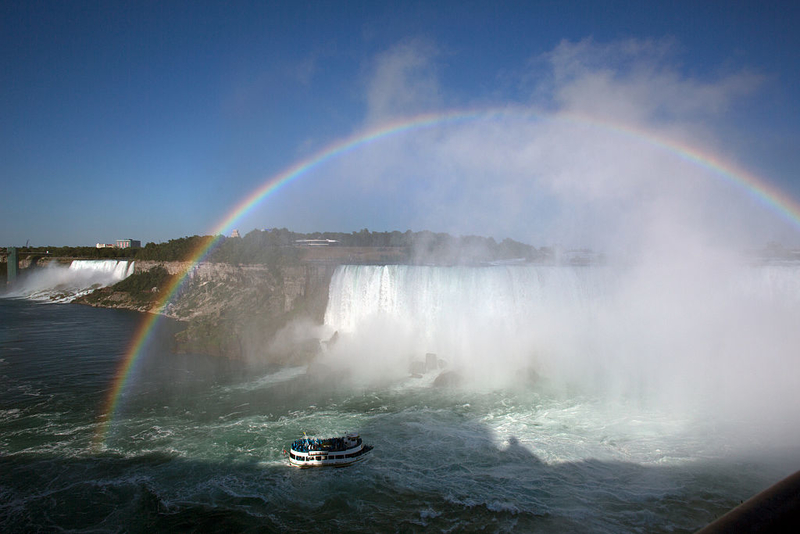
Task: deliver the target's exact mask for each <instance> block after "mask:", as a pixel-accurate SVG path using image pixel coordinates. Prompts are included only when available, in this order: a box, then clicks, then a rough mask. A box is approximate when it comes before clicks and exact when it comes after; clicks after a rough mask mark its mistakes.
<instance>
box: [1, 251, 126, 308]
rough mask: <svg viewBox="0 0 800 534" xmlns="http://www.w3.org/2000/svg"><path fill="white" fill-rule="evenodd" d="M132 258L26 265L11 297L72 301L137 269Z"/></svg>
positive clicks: (119, 279) (115, 281) (9, 294)
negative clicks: (33, 266)
mask: <svg viewBox="0 0 800 534" xmlns="http://www.w3.org/2000/svg"><path fill="white" fill-rule="evenodd" d="M134 263H135V262H133V261H128V260H73V261H72V263H70V265H69V266H68V267H65V266H63V265H59V264H58V263H56V262H51V263H49V264H48V265H47V266H46V267H43V268H33V269H26V270H25V271H29V272H25V271H23V275H22V276H21V277H20V279H19V280H18V283H17V285H16V286H15V287H13V288H11V290H10V291H9V292H8V293H7V294H6V296H8V297H17V298H29V299H33V300H42V301H50V302H71V301H73V300H75V299H76V298H78V297H80V296H83V295H86V294H88V293H91V292H92V291H94V290H95V289H97V288H100V287H106V286H110V285H113V284H116V283H117V282H119V281H121V280H124V279H125V278H127V277H128V276H130V275H131V274H133V271H134Z"/></svg>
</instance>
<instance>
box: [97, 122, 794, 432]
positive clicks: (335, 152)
mask: <svg viewBox="0 0 800 534" xmlns="http://www.w3.org/2000/svg"><path fill="white" fill-rule="evenodd" d="M503 118H515V119H519V118H528V119H535V120H541V121H559V122H566V123H574V124H579V125H583V126H587V125H588V126H591V127H596V128H601V129H603V130H604V131H614V132H617V133H619V134H620V135H622V136H627V137H631V138H635V139H637V140H640V141H642V142H644V143H647V144H649V145H651V146H654V147H656V148H659V149H661V150H664V151H667V152H669V153H672V154H674V155H676V156H677V157H679V158H681V159H683V160H685V161H687V162H690V163H692V164H695V165H698V166H700V167H702V168H704V169H706V170H709V171H711V172H712V173H713V174H714V175H715V176H717V177H718V178H720V179H721V180H723V181H725V182H728V183H730V184H732V185H734V186H736V187H738V188H741V189H742V190H743V191H744V192H746V193H747V194H749V195H751V196H753V197H754V198H756V199H757V200H758V201H760V202H761V203H762V204H763V205H765V206H766V207H767V208H769V209H770V210H772V211H774V212H775V213H777V214H779V215H780V216H781V217H782V218H783V219H785V220H787V221H788V222H789V223H790V224H792V225H793V226H795V227H797V228H798V230H800V203H798V202H797V201H795V200H794V199H792V198H791V197H790V196H788V195H786V194H785V193H783V192H782V191H781V190H779V189H778V188H777V187H775V186H773V185H771V184H769V183H767V182H765V181H764V180H762V179H760V178H759V177H757V176H756V175H754V174H751V173H748V172H746V171H744V170H742V169H738V168H736V167H734V166H733V165H731V164H729V163H726V162H724V161H722V160H721V159H720V158H718V157H717V156H715V155H714V154H711V153H709V152H703V151H700V150H699V149H696V148H693V147H690V146H686V145H683V144H680V143H678V142H676V141H673V140H670V139H667V138H663V137H659V136H656V135H654V134H653V133H651V132H648V131H646V130H643V129H639V128H635V127H632V126H629V125H621V124H613V123H609V122H603V121H599V120H596V119H593V118H591V117H586V116H579V115H567V114H557V115H548V114H541V113H534V112H531V111H528V110H515V109H508V108H496V109H481V110H468V111H449V112H445V113H436V114H424V115H417V116H414V117H410V118H404V119H400V120H396V121H394V122H391V123H388V124H384V125H382V126H379V127H376V128H372V129H369V130H366V131H362V132H359V133H356V134H354V135H352V136H350V137H348V138H346V139H343V140H339V141H337V142H334V143H332V144H330V145H328V146H327V147H326V148H324V149H322V150H320V151H318V152H316V153H314V154H312V155H310V156H309V157H307V158H306V159H304V160H302V161H300V162H298V163H295V164H294V165H292V166H290V167H288V168H286V169H285V170H283V171H282V172H280V173H279V174H276V175H274V176H272V177H270V178H269V179H268V180H267V181H265V182H264V184H263V185H262V186H261V187H259V188H257V189H256V190H255V191H253V192H252V193H251V194H250V195H248V196H247V197H245V198H244V199H243V200H242V201H241V202H240V203H239V204H238V205H236V206H235V207H234V208H233V210H231V212H230V214H229V215H227V216H226V217H224V218H223V220H222V221H220V222H219V223H218V224H217V225H216V226H215V227H214V229H213V230H212V231H211V235H212V236H214V237H210V238H209V239H207V240H205V241H204V242H203V243H202V245H200V246H199V247H198V248H197V250H195V251H194V252H193V253H192V254H190V255H189V257H188V258H187V260H186V262H185V264H184V265H185V267H184V269H183V270H182V271H181V272H180V273H179V274H178V275H177V276H174V277H173V278H172V282H171V283H170V284H169V286H168V287H167V288H166V289H165V291H164V292H163V293H162V297H161V298H160V299H159V301H158V302H157V303H156V306H155V307H154V309H153V313H150V314H148V315H147V317H146V318H145V319H144V321H142V323H141V325H140V326H139V328H138V329H137V331H136V332H135V334H134V336H133V338H132V341H131V343H130V345H129V347H128V349H127V351H126V353H125V355H124V357H123V358H122V360H121V362H120V364H119V366H118V368H117V371H116V373H115V375H114V378H113V381H112V385H111V388H110V389H109V391H108V394H107V397H106V401H105V403H104V405H103V407H102V411H101V415H100V417H99V422H98V425H97V429H96V432H95V439H94V445H95V447H98V448H102V447H104V446H105V441H106V436H107V433H108V430H109V428H110V426H111V423H112V421H113V418H114V415H115V413H116V412H117V410H118V408H119V404H120V400H121V398H122V396H123V395H122V394H123V391H124V389H125V386H126V384H127V381H128V377H129V376H131V374H132V371H133V369H134V367H135V365H136V362H137V361H138V359H139V356H140V354H141V353H142V348H143V347H144V346H145V345H146V344H147V342H148V341H149V339H150V336H151V334H152V332H153V330H154V326H155V325H156V324H157V322H158V321H159V319H160V317H161V313H162V312H163V311H164V309H165V307H166V306H167V305H168V304H169V302H170V301H171V300H172V298H173V297H174V296H175V294H176V292H177V291H178V290H179V289H180V288H181V286H182V285H183V284H184V283H185V282H186V280H187V278H188V274H189V273H190V272H191V269H192V267H194V266H195V265H196V264H198V263H199V262H202V261H203V260H204V259H205V258H206V257H207V256H208V254H209V253H210V252H211V251H212V250H213V248H214V245H215V244H217V243H218V242H219V240H220V237H221V236H222V235H224V234H225V233H227V232H228V231H230V229H231V228H233V226H234V224H235V223H236V222H237V221H238V220H239V219H240V218H242V217H243V216H244V215H245V214H247V213H248V212H250V211H251V210H252V209H253V208H255V207H256V206H257V205H259V204H260V203H261V202H262V201H263V200H264V199H265V198H267V197H269V196H270V195H272V194H274V193H276V192H277V191H279V190H280V188H281V187H282V186H284V185H286V184H288V183H290V182H291V181H293V180H296V179H298V178H299V177H301V176H303V175H305V174H307V173H308V172H309V171H311V170H312V169H314V168H316V167H319V166H321V165H324V164H325V163H326V162H328V161H330V160H332V159H334V158H337V157H340V156H342V155H344V154H346V153H349V152H352V151H355V150H357V149H358V148H360V147H363V146H365V145H368V144H370V143H372V142H375V141H378V140H381V139H384V138H386V137H389V136H394V135H398V134H402V133H404V132H409V131H417V130H421V129H426V128H432V127H439V126H443V125H447V124H458V123H463V122H469V121H474V120H493V119H503Z"/></svg>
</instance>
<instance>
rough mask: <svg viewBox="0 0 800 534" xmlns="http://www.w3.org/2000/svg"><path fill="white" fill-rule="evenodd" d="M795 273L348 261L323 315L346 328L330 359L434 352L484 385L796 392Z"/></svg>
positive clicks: (384, 360)
mask: <svg viewBox="0 0 800 534" xmlns="http://www.w3.org/2000/svg"><path fill="white" fill-rule="evenodd" d="M799 271H800V268H798V266H797V265H791V266H769V265H761V266H748V265H735V266H727V267H726V268H724V269H716V270H713V271H712V270H709V272H707V273H706V272H703V269H700V268H698V269H697V270H694V269H692V271H691V272H687V271H686V270H681V269H677V268H664V269H662V270H661V271H658V272H654V271H643V270H641V269H632V268H628V269H623V268H612V267H608V266H588V267H587V266H581V267H578V266H533V265H527V266H525V265H515V266H490V267H431V266H402V265H388V266H363V265H362V266H353V265H350V266H342V267H339V268H338V270H337V271H336V272H335V273H334V276H333V278H332V281H331V286H330V294H329V302H328V307H327V311H326V314H325V324H326V326H327V327H329V329H330V331H331V332H333V331H337V332H339V334H340V336H339V340H338V341H337V344H336V345H337V347H338V346H341V349H340V350H338V351H334V354H333V355H331V356H330V358H331V360H332V362H333V363H335V364H336V365H340V366H347V367H352V368H354V369H356V370H357V371H361V372H364V373H366V374H368V375H369V374H387V373H388V374H392V373H394V374H395V375H399V374H402V373H407V372H408V368H409V367H408V365H409V364H408V362H409V360H413V359H418V360H419V359H424V358H425V354H426V353H436V354H437V355H438V356H439V357H440V358H442V359H443V360H445V361H446V362H447V364H448V366H449V368H451V369H459V370H460V372H463V373H465V374H468V375H472V376H473V378H475V379H477V380H479V381H480V382H481V383H483V384H498V382H499V384H498V385H505V384H507V383H508V381H509V380H511V381H513V380H515V379H516V378H518V377H519V376H520V373H523V374H524V372H525V370H528V369H530V370H535V371H536V372H537V373H538V374H541V375H543V376H547V377H549V378H551V379H553V380H555V381H560V382H561V383H562V384H564V385H566V386H568V387H571V386H574V385H576V384H577V385H579V386H580V387H581V388H584V389H588V390H591V391H595V392H596V391H598V390H602V391H603V392H611V393H613V394H622V395H625V396H635V397H636V396H643V395H644V396H648V397H655V398H657V399H658V400H659V401H661V400H663V398H664V397H668V398H670V399H671V401H672V402H686V403H689V402H692V401H695V400H698V396H699V395H703V401H704V402H707V403H708V402H710V403H712V404H713V403H719V404H724V403H725V402H727V400H729V399H728V397H729V396H731V397H733V395H732V394H731V392H734V391H735V392H737V395H740V394H742V393H744V392H748V391H749V392H751V393H752V394H753V395H760V394H761V393H762V392H763V391H765V390H768V391H769V390H770V388H778V389H779V390H781V391H784V390H785V391H787V392H788V391H790V390H791V389H792V385H791V383H790V382H791V380H789V379H787V378H786V375H785V370H786V369H787V368H791V369H794V370H797V371H800V369H799V368H798V367H800V366H799V365H798V361H797V358H796V354H795V348H794V347H796V346H798V344H800V331H798V329H797V328H795V327H794V326H792V325H793V324H796V323H795V321H797V320H800V276H798V272H799ZM734 364H735V365H734ZM754 377H759V380H760V382H758V383H756V382H755V381H754ZM771 391H772V394H774V391H776V390H771ZM715 395H716V399H712V400H711V401H708V400H707V398H706V397H714V396H715ZM791 396H792V397H794V396H795V394H794V393H792V394H791ZM740 397H741V395H740ZM741 402H742V403H744V402H746V401H741ZM735 404H736V403H733V404H731V403H729V405H731V406H733V405H735Z"/></svg>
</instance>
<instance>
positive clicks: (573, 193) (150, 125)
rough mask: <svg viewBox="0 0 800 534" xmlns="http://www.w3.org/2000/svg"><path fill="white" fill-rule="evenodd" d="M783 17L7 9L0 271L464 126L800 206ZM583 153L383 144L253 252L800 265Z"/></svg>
mask: <svg viewBox="0 0 800 534" xmlns="http://www.w3.org/2000/svg"><path fill="white" fill-rule="evenodd" d="M17 4H19V5H17ZM698 4H699V5H698ZM780 4H781V3H774V5H770V6H766V7H764V6H763V5H760V3H758V2H705V3H696V2H593V1H587V2H571V3H570V2H463V1H462V2H396V3H394V2H231V3H222V2H219V3H217V2H130V3H121V2H82V1H81V2H24V3H16V2H5V3H3V4H2V6H0V77H1V78H0V79H2V83H1V84H0V91H1V93H0V183H1V184H2V189H0V191H2V193H1V194H2V198H3V210H2V214H0V246H10V245H17V246H19V245H23V244H25V242H26V241H28V240H30V243H31V244H32V245H93V244H95V243H96V242H113V241H114V240H116V239H121V238H133V239H140V240H142V242H148V241H155V242H160V241H166V240H167V239H170V238H175V237H181V236H184V235H194V234H204V233H207V232H209V231H211V229H213V228H214V227H216V225H217V223H218V222H219V221H221V220H222V219H223V218H224V216H225V215H226V214H227V213H229V212H230V211H231V210H232V209H233V208H234V207H235V206H236V205H237V204H238V203H239V202H240V201H241V200H242V199H244V198H246V197H247V196H248V195H249V194H250V193H251V192H252V191H254V190H255V189H256V188H257V187H258V186H259V185H261V184H262V183H264V181H265V180H267V179H268V178H269V177H270V176H273V175H275V174H277V173H279V172H281V171H282V170H283V169H285V168H286V167H288V166H289V165H291V164H293V163H295V162H297V161H300V160H303V159H306V158H308V157H310V156H311V155H313V154H314V153H315V152H317V151H319V150H320V149H322V148H323V147H325V146H327V145H328V144H330V143H333V142H335V141H336V140H337V139H342V138H346V137H347V136H349V135H352V134H353V133H355V132H359V131H362V130H365V129H368V128H370V127H376V126H379V125H380V124H383V123H386V122H389V121H392V120H398V119H399V118H402V117H406V116H414V115H416V114H419V113H425V112H434V113H435V112H444V111H447V110H452V109H465V108H467V109H481V108H498V107H501V108H506V109H509V110H511V111H510V113H509V115H511V116H515V115H518V116H520V117H522V116H523V115H524V114H525V113H526V112H533V113H535V114H537V115H538V116H541V115H543V114H550V113H552V114H560V113H570V114H576V113H577V114H578V115H580V116H584V117H591V118H592V119H593V120H594V119H596V120H597V121H599V122H601V123H607V124H620V125H626V127H631V128H634V129H637V130H646V131H648V132H654V135H657V136H662V137H668V138H669V139H672V140H677V141H678V142H680V143H681V144H684V145H687V146H697V147H702V150H703V151H705V152H713V153H715V154H718V155H720V157H722V158H723V159H725V160H726V161H731V162H733V163H735V164H736V165H738V166H740V167H742V168H744V169H746V170H748V171H749V172H751V173H753V174H755V175H758V176H759V177H761V178H762V179H763V180H764V181H765V182H768V183H770V184H772V185H774V186H776V187H778V188H779V189H780V190H781V191H782V192H783V193H784V194H786V195H787V196H790V197H793V198H794V199H795V201H798V200H800V177H798V174H797V169H798V168H800V150H798V149H800V37H798V32H797V31H796V27H795V26H796V23H797V22H798V21H800V5H798V4H793V3H788V4H792V5H786V6H784V5H780ZM545 122H546V121H545ZM574 127H575V126H574V125H573V126H570V125H567V124H565V123H562V122H560V121H555V122H554V123H547V124H542V122H541V121H534V120H529V119H517V120H511V119H509V120H508V121H507V122H506V121H504V120H502V119H500V120H498V119H496V118H495V119H492V120H486V121H482V120H476V121H473V122H471V123H469V124H466V125H464V126H463V127H459V126H453V125H450V126H442V127H441V128H434V129H428V130H426V131H424V132H410V133H407V134H404V135H402V136H399V137H396V138H395V137H393V138H391V139H387V140H384V141H381V142H377V143H372V144H370V145H368V146H367V147H365V148H364V149H361V150H357V151H355V152H354V153H351V154H348V155H347V156H346V157H342V158H340V159H337V160H335V161H332V162H330V163H329V164H326V165H323V166H320V167H319V168H317V169H316V170H314V171H313V172H310V173H309V174H308V175H307V176H302V177H300V178H299V179H297V180H295V181H293V182H292V183H290V184H287V186H286V187H284V188H283V189H281V190H280V191H279V192H277V193H276V194H274V195H272V196H271V197H270V198H268V199H266V200H265V201H264V202H263V203H261V204H260V205H259V206H258V207H257V208H256V209H254V210H253V211H252V212H251V213H250V214H248V215H247V216H246V217H244V218H243V219H242V220H241V221H240V224H239V228H240V230H241V231H243V232H247V231H249V230H251V229H253V228H266V227H288V228H290V229H293V230H296V231H315V230H333V231H348V232H349V231H355V230H359V229H361V228H365V227H366V228H369V229H371V230H395V229H397V230H401V231H404V230H406V229H412V230H422V229H430V230H434V231H450V232H453V233H476V234H482V235H492V236H494V237H496V238H498V239H502V238H504V237H506V236H510V237H514V238H516V239H521V240H524V241H527V242H530V243H531V244H534V245H545V244H553V243H557V242H559V243H560V242H565V243H568V244H570V245H573V244H574V245H576V246H578V245H589V246H604V245H607V244H608V236H609V235H612V234H614V235H619V233H620V230H621V229H622V228H630V227H631V226H641V224H640V223H641V221H648V225H649V226H651V228H650V229H649V230H648V233H646V234H644V233H642V234H640V235H631V236H629V238H630V241H631V242H637V241H642V240H649V239H652V237H653V235H655V234H656V233H658V232H662V231H663V229H662V227H663V226H664V225H662V224H660V221H661V220H662V219H661V218H662V217H663V219H664V220H667V221H674V220H680V221H681V222H680V224H677V225H667V226H669V227H670V228H671V230H670V233H678V234H682V233H683V232H684V231H686V229H687V228H689V231H691V232H695V233H697V234H701V235H702V239H699V241H703V240H705V241H713V240H715V239H717V238H719V237H720V236H723V237H730V236H731V235H734V234H735V235H737V236H738V235H741V234H742V233H744V232H746V233H749V234H751V235H750V239H749V241H750V242H767V241H771V240H780V241H783V242H787V243H793V242H798V241H800V238H798V237H797V234H798V227H797V226H793V225H792V224H790V223H787V222H786V221H785V220H780V218H779V217H776V216H775V215H774V214H773V213H771V212H770V210H769V209H768V208H764V207H763V206H758V205H756V203H754V202H753V200H752V199H749V198H748V195H747V192H746V191H738V192H737V191H736V190H735V187H732V186H731V185H729V184H728V185H726V184H721V185H720V184H717V185H713V182H714V179H713V178H710V177H707V176H705V175H703V174H702V172H701V171H698V170H697V169H687V168H686V166H685V163H681V162H679V161H672V160H670V159H669V158H667V159H666V160H664V159H663V158H664V157H665V156H664V155H663V154H657V153H655V152H653V153H651V152H650V148H648V147H643V146H640V145H637V143H636V141H635V140H631V139H627V138H625V137H624V136H622V137H615V135H616V134H614V132H613V131H611V130H609V131H601V132H599V133H598V132H597V131H593V132H590V131H587V130H586V129H585V128H583V127H581V126H578V130H577V131H571V130H569V128H574ZM673 159H677V158H673ZM616 165H619V168H616V167H615V166H616ZM698 173H700V174H698ZM705 182H709V184H711V185H709V184H706V183H705ZM698 183H700V184H701V185H697V184H698ZM696 188H700V189H702V191H700V192H698V191H697V190H696ZM645 205H646V209H645V208H644V207H643V206H645ZM654 220H658V221H659V224H650V222H651V221H654ZM656 227H657V228H659V230H656V229H655V228H656ZM654 232H655V233H654ZM683 235H685V234H683ZM603 236H605V238H604V237H603Z"/></svg>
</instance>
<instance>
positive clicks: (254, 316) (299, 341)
mask: <svg viewBox="0 0 800 534" xmlns="http://www.w3.org/2000/svg"><path fill="white" fill-rule="evenodd" d="M334 269H335V266H330V265H299V266H288V267H275V266H272V267H268V266H264V265H231V264H224V263H200V264H197V265H194V266H192V265H191V264H188V263H183V262H144V261H142V262H137V263H136V266H135V272H134V275H133V276H132V277H130V278H131V280H129V281H128V283H127V284H126V285H121V284H120V285H119V286H121V287H122V288H126V287H127V289H128V290H120V287H119V286H112V287H109V288H104V289H102V290H99V291H96V292H95V293H94V294H92V295H91V296H90V298H87V299H85V301H84V303H86V304H91V305H93V306H103V307H113V308H129V309H134V310H138V311H147V312H160V313H163V314H164V315H166V316H168V317H171V318H174V319H178V320H180V321H185V322H186V323H187V324H186V330H184V331H183V332H181V333H179V334H178V335H177V337H176V340H177V350H178V351H180V352H197V353H203V354H210V355H215V356H223V357H227V358H231V359H238V360H250V361H264V362H266V361H269V362H280V363H287V362H297V363H300V362H302V361H306V360H307V359H309V358H310V357H312V356H313V354H315V351H316V349H317V347H318V346H319V343H318V341H315V340H313V339H308V338H306V339H303V338H298V336H291V342H286V341H285V340H284V342H283V343H282V344H281V346H280V347H275V346H274V343H272V342H273V340H274V338H275V334H276V333H277V332H278V331H280V330H281V329H282V328H283V327H285V326H286V325H287V324H288V323H289V322H291V321H293V320H300V321H306V322H308V323H311V324H317V325H319V324H322V320H323V317H324V314H325V307H326V306H327V302H328V287H329V285H330V279H331V276H332V275H333V271H334ZM164 271H166V273H167V274H168V275H171V276H167V277H155V276H150V277H148V276H149V275H150V273H155V272H162V273H163V272H164ZM183 273H186V274H185V277H184V280H183V282H182V283H181V285H180V286H179V287H178V289H177V291H176V292H175V294H174V295H173V296H172V297H171V298H169V299H168V302H167V304H166V306H164V308H163V309H159V307H158V306H159V304H160V303H161V302H162V301H163V300H164V297H165V296H166V293H165V292H166V291H167V290H168V289H167V288H168V286H169V285H170V284H172V283H173V282H174V281H175V278H174V277H176V276H177V277H181V276H182V275H183ZM137 275H138V281H139V283H138V284H137V283H136V281H137ZM151 279H152V280H154V282H152V283H156V282H158V283H157V284H156V285H154V286H153V287H152V288H151V287H148V286H149V285H150V284H151V282H149V281H150V280H151ZM133 285H136V287H137V289H136V290H131V289H130V287H131V286H133ZM142 287H143V289H142Z"/></svg>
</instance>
